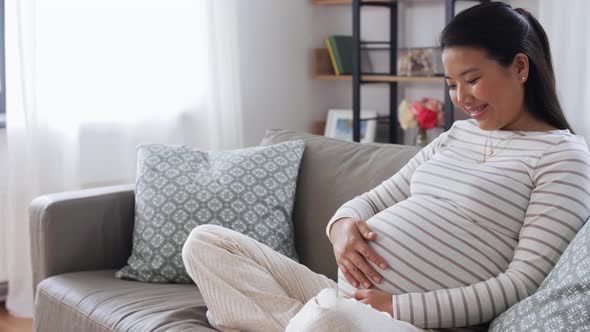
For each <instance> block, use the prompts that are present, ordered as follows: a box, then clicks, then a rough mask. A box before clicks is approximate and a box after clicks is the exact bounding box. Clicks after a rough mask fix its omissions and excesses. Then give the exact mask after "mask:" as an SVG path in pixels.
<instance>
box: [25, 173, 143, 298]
mask: <svg viewBox="0 0 590 332" xmlns="http://www.w3.org/2000/svg"><path fill="white" fill-rule="evenodd" d="M134 204H135V196H134V192H133V186H132V185H124V186H113V187H104V188H96V189H87V190H79V191H71V192H63V193H57V194H50V195H45V196H41V197H38V198H36V199H34V200H33V201H32V202H31V205H30V210H29V212H30V213H29V216H30V217H29V218H30V220H29V221H30V234H31V261H32V270H33V291H34V292H35V291H36V289H37V285H38V284H39V282H41V281H42V280H43V279H45V278H47V277H50V276H53V275H56V274H61V273H66V272H75V271H84V270H98V269H116V268H120V267H122V266H123V265H124V264H125V263H126V261H127V258H128V257H129V255H130V254H131V246H132V235H133V216H134V210H135V209H134Z"/></svg>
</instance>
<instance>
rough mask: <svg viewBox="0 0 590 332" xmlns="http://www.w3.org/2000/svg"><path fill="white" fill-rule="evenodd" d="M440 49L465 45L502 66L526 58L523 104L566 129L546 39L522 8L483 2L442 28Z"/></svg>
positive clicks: (549, 121)
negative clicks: (522, 56)
mask: <svg viewBox="0 0 590 332" xmlns="http://www.w3.org/2000/svg"><path fill="white" fill-rule="evenodd" d="M440 44H441V48H442V49H443V50H444V49H445V48H448V47H452V46H467V47H475V48H480V49H483V50H484V51H485V52H486V53H487V55H488V56H489V57H490V58H491V59H493V60H496V61H497V62H498V63H499V64H500V65H502V66H504V67H508V66H510V64H512V62H513V61H514V57H515V56H516V54H517V53H524V54H526V55H527V56H528V57H529V76H528V80H527V81H526V82H525V90H524V91H525V92H524V98H525V104H526V106H527V109H528V111H529V112H531V113H532V114H533V115H534V116H536V117H537V118H539V119H541V120H543V121H545V122H548V123H549V124H551V125H553V126H555V127H557V128H559V129H569V130H570V131H571V132H572V133H573V130H572V129H571V127H570V125H569V123H568V122H567V120H566V119H565V116H564V115H563V111H562V109H561V105H560V104H559V100H558V98H557V91H556V89H555V74H554V72H553V64H552V63H551V51H550V50H549V40H548V39H547V35H546V34H545V30H543V27H541V24H539V21H537V19H535V18H534V17H533V15H531V13H529V12H528V11H526V10H525V9H522V8H517V9H513V8H512V7H511V6H510V5H508V4H505V3H503V2H486V3H483V4H480V5H477V6H474V7H471V8H468V9H466V10H465V11H463V12H461V13H459V14H458V15H457V16H455V18H453V20H452V21H451V22H450V23H449V24H448V25H447V26H446V27H445V28H444V29H443V31H442V33H441V37H440Z"/></svg>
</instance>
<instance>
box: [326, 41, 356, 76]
mask: <svg viewBox="0 0 590 332" xmlns="http://www.w3.org/2000/svg"><path fill="white" fill-rule="evenodd" d="M325 42H326V46H327V47H328V52H329V53H330V60H331V61H332V67H333V68H334V72H335V73H336V75H351V74H352V50H353V44H352V36H329V37H326V38H325Z"/></svg>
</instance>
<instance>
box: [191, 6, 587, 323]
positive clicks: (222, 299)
mask: <svg viewBox="0 0 590 332" xmlns="http://www.w3.org/2000/svg"><path fill="white" fill-rule="evenodd" d="M441 47H442V49H443V65H444V68H445V77H446V80H447V83H448V85H449V87H450V95H451V99H452V101H453V103H454V104H455V105H456V106H457V107H459V108H461V109H462V110H464V111H465V112H466V113H468V114H469V116H470V117H471V119H469V120H465V121H457V122H455V123H454V125H453V126H452V128H451V129H450V130H449V131H447V132H445V133H443V134H442V135H440V136H439V137H438V138H437V139H436V140H434V141H433V142H432V143H430V144H429V145H428V146H427V147H425V148H424V149H422V150H421V151H420V152H419V153H418V154H417V155H416V156H415V157H414V158H413V159H412V160H410V161H409V162H408V164H407V165H406V166H404V167H403V168H402V169H401V170H400V171H399V172H398V173H396V174H395V175H393V176H392V177H391V178H390V179H388V180H386V181H384V182H383V183H382V184H381V185H379V186H378V187H376V188H374V189H373V190H371V191H370V192H367V193H365V194H363V195H361V196H358V197H356V198H354V199H352V200H351V201H349V202H347V203H345V204H344V205H343V206H342V207H341V208H340V209H338V210H337V211H336V213H335V215H334V217H333V218H332V219H331V220H330V222H329V224H328V227H327V233H328V236H329V237H330V240H331V242H332V244H333V246H334V253H335V256H336V261H337V263H338V266H339V272H338V276H339V278H338V283H337V284H336V283H335V282H333V281H332V280H329V279H328V278H326V277H325V276H322V275H318V274H316V273H313V272H312V271H310V270H309V269H308V268H306V267H305V266H303V265H300V264H298V263H296V262H294V261H292V260H290V259H288V258H286V257H284V256H282V255H280V254H278V253H276V252H274V251H272V250H271V249H270V248H268V247H266V246H264V245H262V244H260V243H258V242H256V241H254V240H252V239H250V238H248V237H246V236H244V235H241V234H239V233H236V232H233V231H231V230H227V229H224V228H221V227H217V226H208V225H207V226H199V227H197V228H196V229H195V230H194V231H193V232H192V233H191V235H190V236H189V238H188V240H187V242H186V244H185V247H184V250H183V259H184V262H185V265H186V267H187V270H188V272H189V274H190V275H191V277H192V278H193V279H194V281H195V283H196V284H197V285H198V286H199V288H200V290H201V292H202V295H203V298H204V300H205V302H206V303H207V307H208V308H209V312H208V314H207V315H208V318H209V320H210V322H211V323H212V325H213V326H215V327H217V328H219V329H220V330H223V331H231V330H240V331H283V330H285V329H287V330H292V331H306V330H308V331H347V330H349V331H355V330H356V331H377V330H379V331H420V330H422V329H426V328H445V327H466V326H473V325H478V324H483V323H486V322H489V321H491V320H492V319H493V318H494V317H495V316H497V315H499V314H500V313H502V312H503V311H505V310H506V309H508V308H509V307H510V306H512V305H514V304H515V303H516V302H518V301H520V300H522V299H524V298H526V297H527V296H529V295H531V294H532V293H533V292H535V290H536V289H537V288H538V287H539V285H540V284H541V283H542V282H543V280H544V279H545V277H546V276H547V274H548V273H549V272H550V271H551V269H552V268H553V266H554V265H555V264H556V262H557V260H558V259H559V257H560V256H561V254H562V252H563V251H564V249H565V248H566V247H567V245H568V244H569V242H570V240H571V239H572V238H573V237H574V236H575V234H576V232H577V231H578V230H579V229H580V228H581V227H582V225H583V224H584V222H585V221H586V220H587V219H588V217H589V216H590V210H589V209H590V194H589V193H588V190H587V189H585V188H588V187H590V152H589V151H588V147H587V145H586V143H585V141H584V139H583V138H582V137H580V136H577V135H574V134H573V132H572V130H571V128H570V126H569V124H568V123H567V121H566V119H565V117H564V115H563V113H562V110H561V107H560V105H559V102H558V99H557V95H556V90H555V78H554V74H553V66H552V63H551V55H550V51H549V44H548V41H547V36H546V35H545V32H544V31H543V28H542V27H541V26H540V24H539V23H538V21H537V20H536V19H535V18H534V17H532V16H531V15H530V13H528V12H527V11H525V10H523V9H512V8H511V7H510V6H509V5H506V4H504V3H499V2H491V3H486V4H482V5H479V6H475V7H472V8H470V9H467V10H466V11H464V12H462V13H460V14H459V15H457V16H456V17H455V18H454V19H453V21H452V22H451V23H449V25H448V26H446V27H445V29H444V30H443V32H442V35H441ZM343 180H345V179H343ZM318 254H327V253H318Z"/></svg>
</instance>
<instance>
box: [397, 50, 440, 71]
mask: <svg viewBox="0 0 590 332" xmlns="http://www.w3.org/2000/svg"><path fill="white" fill-rule="evenodd" d="M441 58H442V56H441V49H440V48H436V47H422V48H400V49H398V56H397V59H398V60H397V74H398V75H400V76H442V75H444V68H443V66H442V60H441Z"/></svg>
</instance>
